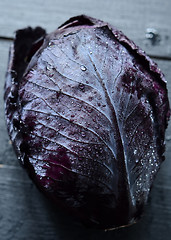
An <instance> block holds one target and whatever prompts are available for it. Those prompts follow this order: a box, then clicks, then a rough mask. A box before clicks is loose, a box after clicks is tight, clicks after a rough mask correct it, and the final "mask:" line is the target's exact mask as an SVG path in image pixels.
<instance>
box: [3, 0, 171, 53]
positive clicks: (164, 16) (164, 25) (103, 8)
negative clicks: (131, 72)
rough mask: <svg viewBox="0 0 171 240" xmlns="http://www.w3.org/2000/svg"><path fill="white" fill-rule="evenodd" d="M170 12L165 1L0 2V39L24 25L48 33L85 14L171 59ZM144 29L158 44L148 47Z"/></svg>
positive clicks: (12, 34) (37, 0) (169, 3)
mask: <svg viewBox="0 0 171 240" xmlns="http://www.w3.org/2000/svg"><path fill="white" fill-rule="evenodd" d="M170 9H171V1H169V0H167V1H166V0H165V1H160V0H151V1H149V0H139V1H137V0H122V1H119V0H106V1H104V0H87V1H82V0H63V1H59V0H57V1H55V0H48V1H43V0H29V1H23V0H15V1H11V0H5V1H0V16H1V17H0V36H5V37H13V36H14V32H15V31H16V30H17V29H19V28H24V27H26V26H28V25H31V26H37V25H40V26H42V27H44V28H46V29H47V31H48V32H50V31H53V30H54V29H56V28H57V27H58V26H59V25H60V24H61V23H63V22H64V21H66V20H67V19H68V18H70V17H71V16H75V15H79V14H87V15H91V16H93V17H97V18H100V19H102V20H104V21H107V22H109V23H111V24H113V25H115V26H116V27H118V28H119V29H120V30H122V31H123V32H124V33H125V34H126V35H127V36H128V37H130V38H131V39H132V40H134V41H135V42H136V43H137V44H138V45H139V46H141V47H142V48H143V49H144V50H145V51H147V52H148V54H151V55H157V56H165V57H166V56H167V57H171V44H170V43H171V28H170V26H171V17H170ZM147 28H155V29H156V30H157V32H158V34H159V37H160V39H161V41H160V42H156V44H154V45H152V44H151V41H150V40H149V39H146V38H145V33H146V29H147Z"/></svg>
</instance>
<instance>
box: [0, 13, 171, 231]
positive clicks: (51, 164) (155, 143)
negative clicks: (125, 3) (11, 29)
mask: <svg viewBox="0 0 171 240" xmlns="http://www.w3.org/2000/svg"><path fill="white" fill-rule="evenodd" d="M4 99H5V114H6V121H7V128H8V132H9V136H10V139H11V141H12V143H13V146H14V149H15V152H16V154H17V157H18V158H19V159H20V161H21V163H22V164H23V166H24V167H25V168H26V169H27V171H28V173H29V175H30V176H31V178H32V179H33V181H34V182H35V183H36V185H37V186H38V187H39V188H40V189H41V190H42V191H43V192H44V193H45V194H46V195H47V196H48V197H49V198H50V199H52V200H53V201H54V202H55V203H56V204H57V205H59V206H61V207H63V208H65V209H67V210H68V211H69V212H71V213H72V214H74V215H75V216H77V217H78V218H79V219H80V220H81V221H82V222H84V223H85V224H87V225H89V226H94V227H96V228H102V229H109V228H116V227H120V226H123V225H128V224H132V223H134V222H136V221H137V220H138V219H139V217H140V216H141V213H142V210H143V207H144V205H145V204H146V202H147V199H148V195H149V192H150V188H151V186H152V182H153V180H154V177H155V176H156V173H157V171H158V170H159V167H160V164H161V163H162V161H163V160H164V156H163V154H164V136H165V129H166V127H167V123H168V120H169V116H170V110H169V102H168V96H167V89H166V81H165V79H164V76H163V74H162V73H161V71H160V69H159V68H158V67H157V65H156V64H155V63H154V62H153V61H152V60H151V59H150V58H149V57H148V56H147V55H146V54H145V53H144V52H143V51H142V50H141V49H140V48H139V47H137V46H136V45H135V44H134V43H133V42H132V41H131V40H129V39H128V38H127V37H126V36H125V35H124V34H123V33H122V32H120V31H118V30H117V29H116V28H115V27H113V26H111V25H109V24H108V23H105V22H103V21H100V20H97V19H94V18H90V17H87V16H83V15H81V16H78V17H73V18H71V19H69V20H68V21H67V22H65V23H64V24H63V25H62V26H60V27H59V28H58V29H57V30H55V31H54V32H53V33H51V34H46V32H45V30H44V29H42V28H40V27H37V28H35V29H32V28H26V29H22V30H18V31H17V33H16V38H15V40H14V43H13V45H12V46H11V49H10V58H9V66H8V71H7V75H6V84H5V94H4Z"/></svg>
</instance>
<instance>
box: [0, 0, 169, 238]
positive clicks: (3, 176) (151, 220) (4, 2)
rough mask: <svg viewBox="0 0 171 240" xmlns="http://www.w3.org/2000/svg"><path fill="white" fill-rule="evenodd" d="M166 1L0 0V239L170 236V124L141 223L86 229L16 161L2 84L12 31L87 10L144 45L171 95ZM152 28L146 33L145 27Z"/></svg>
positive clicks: (49, 26)
mask: <svg viewBox="0 0 171 240" xmlns="http://www.w3.org/2000/svg"><path fill="white" fill-rule="evenodd" d="M170 10H171V1H170V0H163V1H161V0H150V1H149V0H122V1H121V0H105V1H104V0H86V1H81V0H62V1H59V0H56V1H55V0H48V1H43V0H29V1H24V0H15V1H12V0H11V1H10V0H0V240H9V239H12V240H21V239H23V240H24V239H26V240H27V239H32V240H56V239H57V240H67V239H69V240H78V239H82V240H86V239H87V240H96V239H99V240H101V239H106V240H111V239H113V240H114V239H115V240H117V239H118V240H123V239H128V240H129V239H132V240H137V239H138V240H153V239H154V240H169V239H171V160H170V157H171V124H170V125H169V127H168V130H167V133H166V153H165V156H166V160H165V162H164V163H163V164H162V167H161V169H160V171H159V173H158V175H157V178H156V180H155V182H154V186H153V189H152V192H151V194H150V198H149V201H148V205H147V207H146V209H145V213H144V216H143V218H142V220H141V221H140V222H138V223H137V224H135V225H133V226H131V227H129V228H123V229H120V230H116V231H110V232H103V231H98V230H93V229H87V228H85V227H84V226H82V225H81V224H80V223H78V222H76V221H75V220H74V219H73V218H71V217H69V216H67V215H66V214H65V213H63V212H62V211H60V210H59V209H56V208H55V207H54V206H53V205H52V204H51V203H50V202H49V201H48V200H47V199H46V198H45V197H44V196H43V195H42V194H41V193H40V192H39V191H38V190H37V188H36V187H35V186H34V184H33V183H32V181H31V180H30V179H29V177H28V176H27V173H26V172H25V170H24V169H22V168H21V166H20V165H19V163H18V160H17V158H16V156H15V154H14V152H13V150H12V146H11V144H10V142H9V138H8V135H7V131H6V126H5V121H4V109H3V86H4V80H5V71H6V68H7V59H8V50H9V46H10V44H11V42H12V38H13V37H14V33H15V30H17V29H19V28H23V27H26V26H28V25H30V26H32V27H34V26H37V25H39V26H42V27H44V28H46V29H47V31H48V32H50V31H53V30H54V29H55V28H56V27H57V26H59V25H60V24H62V23H63V22H64V21H65V20H67V19H68V18H70V17H72V16H74V15H79V14H82V13H84V14H87V15H90V16H92V17H96V18H100V19H102V20H104V21H107V22H109V23H111V24H113V25H115V26H116V27H117V28H118V29H120V30H122V31H123V32H124V33H125V34H126V35H127V36H128V37H129V38H131V39H132V40H134V41H135V43H136V44H137V45H139V46H140V47H141V48H143V50H145V51H146V52H147V53H148V54H149V55H150V56H151V57H152V58H153V59H154V60H155V61H156V62H157V63H158V65H159V67H160V68H161V69H162V71H163V72H164V74H165V76H166V79H167V81H168V89H169V98H170V100H171V17H170ZM149 28H152V29H153V31H154V32H155V31H156V34H157V35H155V36H156V37H155V38H152V39H151V38H150V36H149V35H148V34H147V32H148V29H149Z"/></svg>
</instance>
